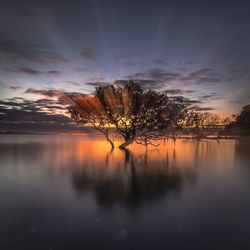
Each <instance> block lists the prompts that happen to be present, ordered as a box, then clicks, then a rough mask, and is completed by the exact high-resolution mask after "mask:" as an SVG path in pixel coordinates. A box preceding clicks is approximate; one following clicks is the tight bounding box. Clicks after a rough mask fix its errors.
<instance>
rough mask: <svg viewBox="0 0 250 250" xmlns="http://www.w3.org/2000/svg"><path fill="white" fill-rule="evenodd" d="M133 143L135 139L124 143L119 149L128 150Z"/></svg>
mask: <svg viewBox="0 0 250 250" xmlns="http://www.w3.org/2000/svg"><path fill="white" fill-rule="evenodd" d="M133 141H134V139H128V140H126V141H125V142H124V143H122V144H121V145H120V146H119V148H121V149H124V148H126V147H127V146H128V145H130V144H132V143H133Z"/></svg>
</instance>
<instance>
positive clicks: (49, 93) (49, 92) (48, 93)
mask: <svg viewBox="0 0 250 250" xmlns="http://www.w3.org/2000/svg"><path fill="white" fill-rule="evenodd" d="M24 94H37V95H43V96H44V97H58V96H60V95H67V96H76V95H79V94H82V93H80V92H67V91H63V90H55V89H47V90H43V89H33V88H28V89H27V90H26V91H25V92H24Z"/></svg>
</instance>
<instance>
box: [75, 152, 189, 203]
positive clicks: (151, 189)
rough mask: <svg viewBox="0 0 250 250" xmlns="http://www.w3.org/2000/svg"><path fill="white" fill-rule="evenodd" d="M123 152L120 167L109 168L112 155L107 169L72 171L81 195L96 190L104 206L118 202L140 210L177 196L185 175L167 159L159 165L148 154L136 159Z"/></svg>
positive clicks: (109, 156)
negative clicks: (166, 195)
mask: <svg viewBox="0 0 250 250" xmlns="http://www.w3.org/2000/svg"><path fill="white" fill-rule="evenodd" d="M123 152H124V159H123V160H124V162H120V165H119V167H113V168H109V162H110V161H111V160H112V157H113V153H112V152H110V153H108V155H107V159H106V163H105V166H104V167H100V166H98V167H93V166H91V167H87V168H86V167H83V168H80V169H76V171H74V172H73V179H72V180H73V185H74V187H75V188H76V190H77V191H78V192H80V193H81V192H84V191H85V190H87V189H91V190H92V191H94V193H95V195H96V198H97V201H98V202H99V204H100V205H103V206H112V205H114V204H115V203H117V202H121V203H125V205H127V206H128V207H130V208H131V207H137V206H138V205H139V204H141V203H142V202H150V201H153V200H156V199H159V198H161V197H164V196H165V194H167V193H168V192H170V191H171V192H176V193H178V192H179V191H180V190H181V188H182V186H183V184H184V181H185V180H186V179H185V176H183V173H181V170H178V168H176V167H173V166H172V167H171V168H170V167H169V164H168V158H167V156H166V159H165V160H163V161H162V162H161V164H159V162H157V163H153V162H151V163H149V162H148V152H147V151H146V152H145V154H142V155H139V156H137V157H134V155H133V154H132V153H131V152H130V151H128V150H123Z"/></svg>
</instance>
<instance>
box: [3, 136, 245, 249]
mask: <svg viewBox="0 0 250 250" xmlns="http://www.w3.org/2000/svg"><path fill="white" fill-rule="evenodd" d="M249 148H250V144H249V143H248V142H246V141H238V142H236V141H234V140H220V141H219V142H218V141H216V140H202V141H196V140H177V141H176V143H175V144H174V142H173V141H171V140H170V141H167V142H166V143H165V145H164V143H162V145H161V146H160V147H159V148H157V149H155V148H148V149H146V148H144V147H142V146H138V145H133V146H132V147H130V148H129V149H130V150H129V151H122V150H119V149H117V148H116V149H115V150H114V151H113V152H110V147H109V145H108V144H107V143H106V142H105V140H103V139H102V137H92V138H91V137H89V136H66V135H1V136H0V159H1V162H0V198H1V202H0V222H1V225H0V249H4V250H12V249H13V250H15V249H18V250H19V249H25V250H29V249H32V250H35V249H39V250H40V249H41V250H46V249H56V250H57V249H60V250H61V249H62V250H64V249H69V250H71V249H72V250H74V249H86V250H89V249H102V250H104V249H109V250H112V249H250V164H249V163H250V157H249V155H250V150H249Z"/></svg>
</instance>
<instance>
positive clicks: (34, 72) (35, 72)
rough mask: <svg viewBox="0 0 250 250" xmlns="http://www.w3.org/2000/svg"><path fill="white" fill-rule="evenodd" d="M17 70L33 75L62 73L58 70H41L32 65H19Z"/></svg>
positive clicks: (56, 74)
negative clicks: (31, 66)
mask: <svg viewBox="0 0 250 250" xmlns="http://www.w3.org/2000/svg"><path fill="white" fill-rule="evenodd" d="M17 70H18V71H19V72H21V73H25V74H28V75H31V76H40V75H43V74H44V75H50V76H58V75H60V74H61V71H58V70H49V71H41V70H37V69H34V68H30V67H18V68H17Z"/></svg>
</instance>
